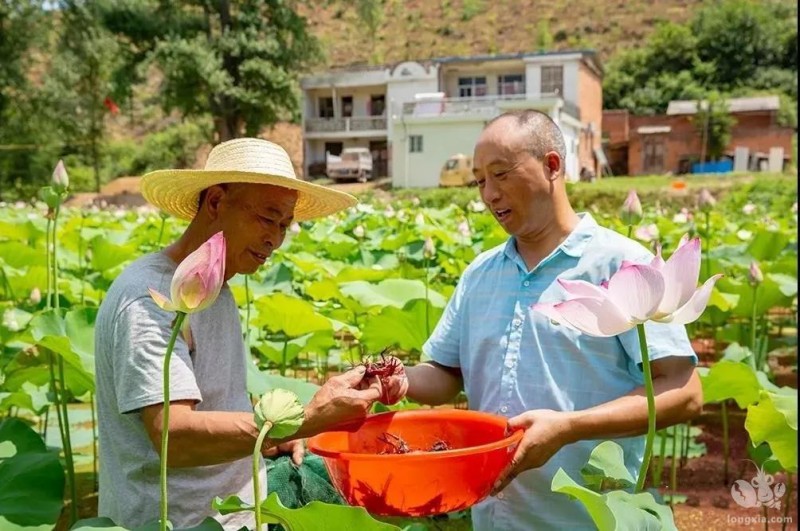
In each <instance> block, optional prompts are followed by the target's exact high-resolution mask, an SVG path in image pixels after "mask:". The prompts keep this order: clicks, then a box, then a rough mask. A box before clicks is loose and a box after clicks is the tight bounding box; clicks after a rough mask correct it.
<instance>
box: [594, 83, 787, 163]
mask: <svg viewBox="0 0 800 531" xmlns="http://www.w3.org/2000/svg"><path fill="white" fill-rule="evenodd" d="M727 103H728V109H729V110H730V113H731V114H732V115H733V117H734V119H735V120H736V122H735V124H734V126H733V128H732V131H731V133H732V134H731V141H730V143H729V144H728V147H727V149H726V152H725V155H726V156H728V157H730V158H733V157H734V151H735V149H736V148H737V147H746V148H748V150H749V158H750V160H749V164H748V167H750V168H751V169H758V168H764V163H763V162H761V161H765V160H766V159H768V157H769V154H770V150H771V149H772V148H782V149H783V159H784V164H783V167H784V168H785V166H786V164H787V163H788V162H789V161H790V160H791V155H792V137H793V135H794V133H795V130H794V128H792V127H786V126H782V125H779V124H778V110H779V108H780V100H779V98H778V97H777V96H766V97H754V98H734V99H729V100H728V102H727ZM696 113H697V102H696V101H673V102H670V104H669V107H668V108H667V113H666V114H664V115H656V116H634V115H632V114H630V113H629V112H628V111H625V110H610V111H604V112H603V121H602V124H603V142H604V147H605V151H606V154H607V156H608V161H609V165H610V167H611V170H612V172H613V173H614V175H649V174H663V173H672V174H678V173H689V172H691V166H692V164H693V163H696V162H699V161H700V159H701V158H702V157H703V152H704V149H703V137H702V134H701V132H700V131H699V130H698V127H697V126H696V125H695V124H694V122H693V120H692V119H693V118H694V116H695V114H696ZM705 160H706V161H708V155H707V154H706V155H705Z"/></svg>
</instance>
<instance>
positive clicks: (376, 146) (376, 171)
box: [369, 140, 389, 177]
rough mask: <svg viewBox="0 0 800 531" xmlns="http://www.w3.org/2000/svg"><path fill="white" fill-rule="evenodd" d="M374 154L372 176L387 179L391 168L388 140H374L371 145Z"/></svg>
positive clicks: (370, 148)
mask: <svg viewBox="0 0 800 531" xmlns="http://www.w3.org/2000/svg"><path fill="white" fill-rule="evenodd" d="M369 150H370V152H372V174H373V176H374V177H386V175H388V168H389V149H388V148H387V143H386V140H372V141H370V143H369Z"/></svg>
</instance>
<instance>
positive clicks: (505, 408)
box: [500, 406, 508, 413]
mask: <svg viewBox="0 0 800 531" xmlns="http://www.w3.org/2000/svg"><path fill="white" fill-rule="evenodd" d="M500 411H501V412H503V413H505V412H506V411H508V407H507V406H503V407H501V408H500Z"/></svg>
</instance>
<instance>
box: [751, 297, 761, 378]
mask: <svg viewBox="0 0 800 531" xmlns="http://www.w3.org/2000/svg"><path fill="white" fill-rule="evenodd" d="M757 296H758V286H757V285H756V286H753V307H752V308H751V311H750V350H751V353H750V354H751V355H750V363H751V364H752V366H753V370H754V371H758V370H759V369H760V367H759V364H758V360H757V359H756V358H757V357H758V353H757V351H756V320H757V316H756V306H757V304H756V302H757V301H756V297H757Z"/></svg>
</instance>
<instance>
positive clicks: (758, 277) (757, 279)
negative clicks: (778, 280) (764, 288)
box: [747, 260, 764, 286]
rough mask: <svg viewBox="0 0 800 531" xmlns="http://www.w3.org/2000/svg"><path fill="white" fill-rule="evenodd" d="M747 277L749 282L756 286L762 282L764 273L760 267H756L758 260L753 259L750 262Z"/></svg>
mask: <svg viewBox="0 0 800 531" xmlns="http://www.w3.org/2000/svg"><path fill="white" fill-rule="evenodd" d="M747 276H748V278H749V280H750V284H753V285H754V286H757V285H759V284H761V283H762V282H764V273H762V272H761V268H760V267H758V262H756V261H755V260H754V261H752V262H750V271H749V272H748V275H747Z"/></svg>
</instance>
